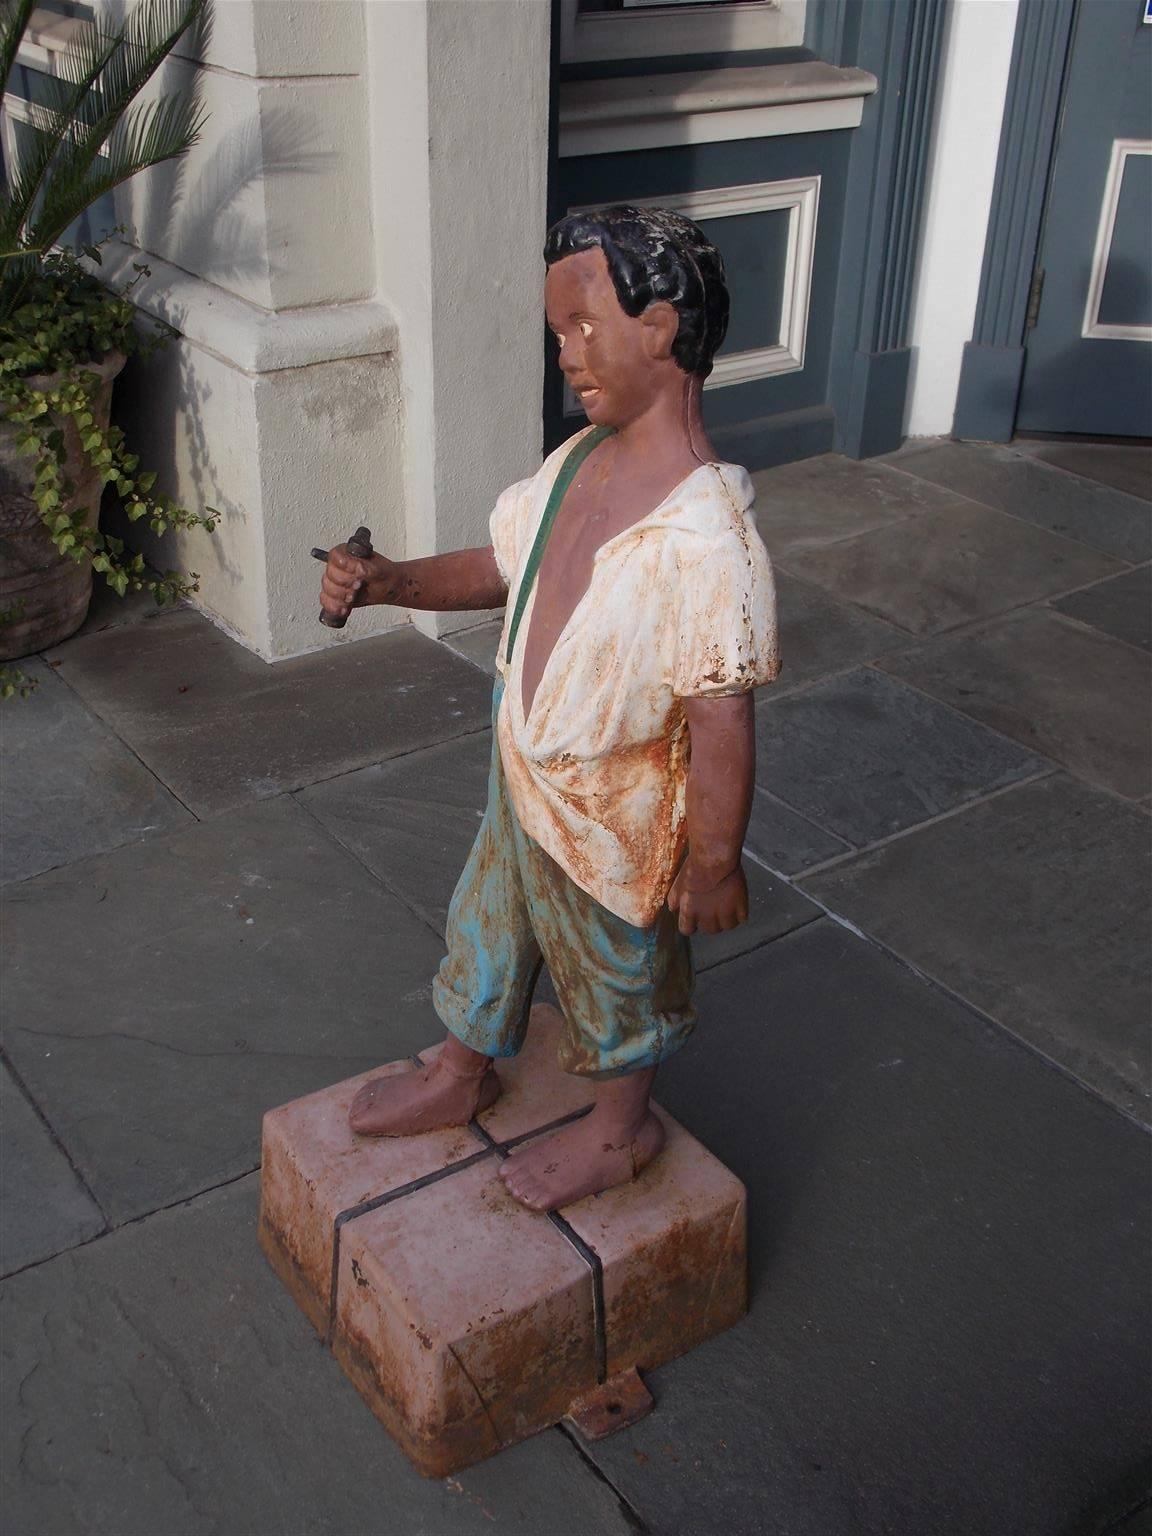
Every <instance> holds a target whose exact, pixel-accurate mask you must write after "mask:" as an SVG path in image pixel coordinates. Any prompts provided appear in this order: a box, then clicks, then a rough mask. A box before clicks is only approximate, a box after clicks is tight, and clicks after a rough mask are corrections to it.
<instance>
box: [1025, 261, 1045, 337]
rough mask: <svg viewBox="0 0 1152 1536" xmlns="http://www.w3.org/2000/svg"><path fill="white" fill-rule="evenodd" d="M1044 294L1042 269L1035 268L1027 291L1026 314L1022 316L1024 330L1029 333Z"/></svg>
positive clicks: (1038, 314) (1037, 315) (1038, 313)
mask: <svg viewBox="0 0 1152 1536" xmlns="http://www.w3.org/2000/svg"><path fill="white" fill-rule="evenodd" d="M1043 294H1044V268H1043V267H1037V268H1036V270H1035V272H1033V274H1032V286H1031V288H1029V290H1028V312H1027V314H1026V315H1025V316H1024V329H1025V330H1026V331H1030V330H1031V329H1032V327H1033V326H1034V325H1035V324H1036V321H1037V319H1038V318H1039V316H1040V300H1041V298H1042V297H1043Z"/></svg>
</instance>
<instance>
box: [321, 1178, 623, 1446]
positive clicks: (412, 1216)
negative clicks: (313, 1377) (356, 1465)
mask: <svg viewBox="0 0 1152 1536" xmlns="http://www.w3.org/2000/svg"><path fill="white" fill-rule="evenodd" d="M342 1250H343V1252H342V1256H341V1269H342V1273H341V1276H340V1283H339V1288H338V1296H339V1300H338V1304H337V1317H336V1328H335V1332H334V1336H333V1349H334V1351H335V1353H336V1355H337V1358H339V1359H340V1360H341V1362H343V1361H344V1360H345V1358H346V1357H347V1358H351V1357H352V1356H353V1355H354V1356H355V1357H356V1358H357V1359H358V1361H359V1364H360V1367H361V1372H362V1373H363V1372H366V1373H367V1378H365V1376H364V1375H363V1374H361V1376H360V1378H359V1379H358V1381H357V1384H358V1385H359V1386H360V1388H361V1390H362V1391H363V1390H364V1389H365V1386H367V1389H368V1393H367V1394H366V1395H369V1396H370V1400H371V1399H375V1402H374V1405H373V1406H374V1409H375V1411H376V1412H377V1413H378V1414H379V1416H380V1417H381V1418H382V1419H383V1420H384V1421H385V1422H389V1421H396V1420H399V1421H401V1422H402V1423H403V1425H404V1438H405V1442H406V1448H408V1446H410V1445H415V1446H417V1447H420V1448H422V1449H421V1450H420V1453H419V1454H418V1456H417V1458H416V1459H417V1461H418V1464H420V1465H421V1466H422V1468H423V1466H424V1464H425V1463H426V1462H428V1461H430V1460H433V1459H435V1448H436V1447H437V1446H438V1445H439V1443H440V1442H442V1441H443V1440H445V1439H447V1440H449V1441H451V1442H452V1443H453V1444H454V1445H455V1446H456V1447H459V1446H461V1445H468V1446H475V1447H479V1448H480V1449H479V1454H480V1455H487V1454H490V1453H491V1451H493V1450H496V1449H499V1448H500V1447H501V1446H505V1445H511V1444H514V1443H515V1442H516V1441H517V1440H522V1439H524V1438H525V1436H527V1435H530V1434H534V1433H535V1432H536V1431H537V1430H539V1429H543V1428H545V1427H546V1426H547V1425H549V1424H555V1423H556V1422H557V1420H558V1419H560V1418H561V1417H562V1416H563V1414H564V1413H565V1412H566V1410H567V1408H568V1405H569V1403H570V1402H571V1401H572V1399H573V1397H575V1396H576V1395H577V1394H578V1393H579V1392H581V1391H583V1390H584V1389H585V1388H586V1387H587V1386H588V1385H589V1384H590V1383H591V1382H592V1381H594V1380H595V1336H594V1331H593V1315H592V1295H591V1280H590V1277H589V1273H588V1269H587V1267H586V1265H585V1264H584V1263H583V1261H582V1260H581V1259H580V1258H579V1256H578V1255H577V1254H576V1252H575V1250H574V1249H573V1248H572V1247H571V1245H570V1244H568V1243H567V1242H565V1240H564V1238H563V1237H562V1236H561V1235H560V1234H559V1233H558V1232H557V1231H556V1230H555V1228H554V1227H553V1226H552V1225H551V1224H550V1223H549V1222H548V1221H546V1220H543V1219H541V1218H540V1217H539V1216H536V1215H534V1214H532V1213H531V1212H529V1211H526V1210H525V1209H524V1207H523V1206H521V1205H519V1204H518V1203H517V1202H516V1201H515V1200H514V1199H513V1198H512V1197H511V1195H509V1194H508V1192H507V1191H506V1190H505V1188H504V1185H503V1183H502V1181H501V1180H500V1178H499V1176H498V1174H497V1171H496V1162H495V1159H494V1158H493V1159H492V1160H491V1161H485V1162H483V1163H480V1164H477V1165H475V1166H474V1167H472V1168H468V1169H465V1170H463V1171H461V1172H460V1173H457V1174H453V1175H452V1176H451V1177H450V1178H448V1179H445V1180H444V1181H442V1182H441V1183H439V1184H435V1185H432V1186H429V1187H427V1188H425V1189H422V1190H420V1191H418V1192H417V1193H415V1194H414V1195H412V1196H405V1197H404V1198H402V1199H400V1200H397V1201H396V1202H394V1203H393V1204H390V1205H386V1206H383V1207H382V1208H381V1209H380V1210H378V1211H373V1212H372V1213H370V1214H369V1215H367V1216H365V1217H363V1218H362V1219H361V1220H359V1221H356V1222H354V1223H351V1224H350V1226H349V1227H348V1229H347V1230H346V1234H345V1237H344V1241H343V1244H342ZM353 1262H355V1263H356V1264H357V1265H358V1266H359V1269H360V1271H361V1274H362V1275H363V1278H364V1280H365V1281H366V1282H367V1284H365V1285H356V1284H354V1283H349V1282H350V1276H349V1277H348V1278H346V1277H345V1275H344V1273H343V1267H344V1266H345V1265H348V1266H349V1267H350V1266H351V1264H352V1263H353ZM410 1454H411V1451H410ZM473 1459H475V1458H473ZM461 1464H462V1463H460V1462H457V1463H456V1465H457V1466H459V1465H461Z"/></svg>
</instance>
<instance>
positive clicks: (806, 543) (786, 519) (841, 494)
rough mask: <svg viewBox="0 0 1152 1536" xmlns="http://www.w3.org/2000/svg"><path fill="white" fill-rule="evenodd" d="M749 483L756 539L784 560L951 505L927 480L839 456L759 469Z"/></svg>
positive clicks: (871, 461) (943, 492)
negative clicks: (753, 497) (753, 493)
mask: <svg viewBox="0 0 1152 1536" xmlns="http://www.w3.org/2000/svg"><path fill="white" fill-rule="evenodd" d="M752 483H753V485H754V486H755V487H756V520H757V523H758V525H759V528H760V535H761V537H762V538H763V540H764V542H765V544H766V545H767V546H768V550H769V553H770V554H771V555H772V557H773V558H774V559H776V560H784V561H787V560H788V559H789V558H790V557H791V556H793V555H798V554H802V553H803V552H804V551H805V550H809V549H821V548H823V547H824V546H825V545H826V544H834V543H836V542H837V541H838V540H840V539H846V538H850V537H851V536H852V535H853V534H857V533H867V532H869V531H870V530H871V529H873V528H886V527H888V526H889V524H891V523H898V522H901V521H903V519H904V518H907V517H913V516H915V514H916V513H917V512H929V511H932V510H935V509H949V508H951V507H952V506H953V505H954V504H955V502H956V496H955V495H954V493H952V492H950V491H947V490H942V489H941V488H940V487H939V486H935V485H932V484H931V483H930V482H928V481H927V480H916V479H913V478H912V477H910V476H908V475H902V474H901V473H900V472H899V471H898V470H895V469H892V468H890V466H889V465H887V464H883V463H881V462H879V461H878V460H876V459H863V460H861V459H848V458H845V457H844V455H843V454H839V453H827V454H821V455H819V456H818V457H816V458H811V459H801V460H799V462H797V463H794V464H782V465H781V466H780V467H779V468H777V469H763V470H760V471H759V472H758V473H756V474H754V475H753V476H752Z"/></svg>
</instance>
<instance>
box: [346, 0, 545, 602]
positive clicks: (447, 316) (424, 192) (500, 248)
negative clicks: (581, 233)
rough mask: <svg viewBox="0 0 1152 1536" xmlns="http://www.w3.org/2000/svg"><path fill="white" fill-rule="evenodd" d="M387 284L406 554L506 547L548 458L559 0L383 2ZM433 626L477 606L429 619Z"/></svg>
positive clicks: (369, 24)
mask: <svg viewBox="0 0 1152 1536" xmlns="http://www.w3.org/2000/svg"><path fill="white" fill-rule="evenodd" d="M365 20H366V28H367V36H366V53H367V58H368V73H369V80H370V97H371V106H370V117H371V125H372V127H371V142H372V145H373V171H372V205H373V225H374V228H375V231H376V260H377V274H378V291H379V293H380V296H381V297H382V298H383V299H384V300H385V302H386V303H387V304H388V306H389V308H390V309H391V310H392V312H393V313H394V314H395V317H396V321H397V325H398V328H399V336H400V342H399V346H400V371H401V380H402V396H403V404H404V424H405V425H404V483H405V531H406V553H407V554H408V555H409V556H417V555H426V554H432V553H435V552H437V551H441V550H447V549H455V548H460V547H464V546H468V545H473V544H479V543H486V542H487V541H488V530H487V520H488V514H489V513H490V511H491V509H492V505H493V503H494V501H495V498H496V496H497V495H498V494H499V492H500V491H501V490H502V489H503V488H504V487H505V486H506V485H508V484H510V483H511V482H512V481H514V480H517V479H520V478H522V477H523V476H525V475H527V474H530V473H532V472H533V471H534V470H535V469H536V468H537V467H538V466H539V462H540V450H541V391H542V386H543V345H542V336H543V319H542V313H543V298H542V287H543V262H542V260H541V256H540V250H541V247H542V245H543V239H544V232H545V217H546V206H547V202H546V195H547V172H548V133H547V129H548V70H549V41H550V8H549V6H548V4H547V3H546V0H484V3H477V0H372V3H370V4H369V5H368V6H367V8H366V12H365ZM414 618H415V620H416V622H417V623H419V624H421V626H422V627H424V628H426V629H427V630H429V632H434V633H435V632H439V633H444V632H447V631H449V630H451V629H454V628H459V627H461V626H462V625H464V624H470V623H475V622H476V621H477V615H475V614H466V615H433V614H421V615H414Z"/></svg>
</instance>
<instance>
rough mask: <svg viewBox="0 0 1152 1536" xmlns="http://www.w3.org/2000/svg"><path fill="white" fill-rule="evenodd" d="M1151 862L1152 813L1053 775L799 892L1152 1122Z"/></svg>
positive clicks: (840, 868) (814, 879)
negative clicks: (1151, 1021) (1151, 818)
mask: <svg viewBox="0 0 1152 1536" xmlns="http://www.w3.org/2000/svg"><path fill="white" fill-rule="evenodd" d="M1148 864H1149V850H1148V823H1147V820H1146V818H1145V816H1144V814H1143V812H1142V811H1139V810H1137V809H1135V808H1134V807H1130V806H1127V805H1125V804H1124V803H1123V802H1122V801H1119V800H1116V799H1115V798H1114V797H1113V796H1111V795H1107V794H1104V793H1102V792H1101V791H1099V790H1094V789H1091V788H1090V787H1089V786H1088V785H1085V784H1081V783H1079V782H1078V781H1077V780H1075V779H1070V778H1068V777H1066V776H1065V775H1064V774H1059V773H1058V774H1054V775H1052V776H1051V777H1049V778H1046V779H1040V780H1037V781H1036V782H1034V783H1032V784H1027V785H1022V786H1020V787H1019V788H1017V789H1013V790H1011V791H1009V792H1008V793H1006V794H1004V795H999V796H997V797H995V798H994V799H991V800H988V801H985V802H984V803H983V804H981V805H976V806H972V807H971V808H970V809H968V810H966V811H964V812H963V813H962V814H961V815H958V816H952V817H948V818H946V819H945V820H943V821H939V822H936V823H934V824H933V825H932V826H929V827H923V828H921V829H920V830H919V831H917V832H916V833H915V834H913V835H912V836H909V837H904V838H898V839H896V840H895V841H893V842H890V843H888V844H886V845H885V846H884V847H882V848H878V849H874V850H872V851H871V852H867V853H864V854H861V855H860V856H858V857H857V858H854V859H850V860H848V861H847V862H846V863H844V864H841V865H837V866H836V867H835V868H833V869H829V870H826V871H824V872H823V873H819V874H816V875H812V876H809V877H807V878H805V877H803V876H802V877H801V880H800V883H801V885H802V887H803V889H805V890H808V891H811V892H812V894H813V895H815V896H816V897H818V898H819V899H820V900H821V901H822V902H824V903H826V904H827V905H828V906H829V907H831V908H832V909H833V910H834V911H836V912H838V913H842V914H843V915H844V916H845V917H847V918H849V919H850V920H851V921H852V922H853V923H855V924H858V925H859V926H860V927H861V928H863V929H864V930H865V931H866V932H868V933H869V934H873V935H875V937H876V938H878V939H879V940H880V941H881V943H883V944H885V945H888V946H889V947H890V948H892V949H893V950H894V951H895V952H896V953H897V954H899V955H902V956H903V957H904V958H906V959H907V960H909V961H911V962H912V964H914V965H915V966H917V967H918V968H920V969H921V970H923V971H925V972H927V974H928V975H930V976H933V977H935V978H936V979H937V980H939V981H941V982H943V983H944V984H945V985H946V986H947V987H949V988H951V989H952V991H953V992H956V993H958V994H959V995H960V996H962V997H965V998H967V999H969V1001H971V1002H972V1003H974V1004H975V1005H976V1006H977V1007H978V1008H981V1009H983V1010H984V1011H985V1012H986V1013H988V1014H990V1015H991V1016H992V1017H993V1018H996V1019H998V1020H999V1021H1000V1022H1001V1023H1002V1024H1003V1025H1005V1026H1006V1027H1007V1028H1008V1029H1010V1030H1012V1031H1013V1032H1014V1033H1015V1034H1018V1035H1019V1036H1021V1038H1022V1039H1024V1040H1027V1041H1028V1042H1030V1043H1031V1044H1032V1045H1034V1046H1036V1047H1037V1048H1038V1049H1039V1050H1041V1051H1042V1052H1044V1054H1045V1055H1046V1056H1049V1057H1051V1058H1052V1059H1053V1060H1054V1061H1057V1062H1059V1063H1060V1064H1061V1065H1062V1066H1063V1067H1065V1068H1066V1069H1067V1070H1068V1071H1069V1072H1071V1073H1074V1074H1075V1075H1076V1076H1077V1077H1079V1078H1081V1079H1082V1080H1083V1081H1084V1082H1086V1083H1088V1084H1090V1085H1091V1086H1092V1087H1093V1088H1095V1089H1096V1090H1097V1091H1098V1092H1099V1093H1101V1094H1103V1095H1105V1096H1106V1097H1107V1098H1108V1099H1110V1100H1111V1101H1112V1102H1113V1103H1115V1104H1118V1105H1120V1106H1121V1107H1122V1108H1124V1109H1125V1110H1127V1111H1129V1112H1130V1113H1133V1114H1136V1115H1141V1116H1146V1115H1147V1112H1148V1078H1149V1062H1148V1057H1149V1038H1148V998H1149V995H1150V982H1152V977H1150V975H1149V971H1150V956H1149V948H1148V922H1149V913H1148V904H1147V891H1148Z"/></svg>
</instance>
